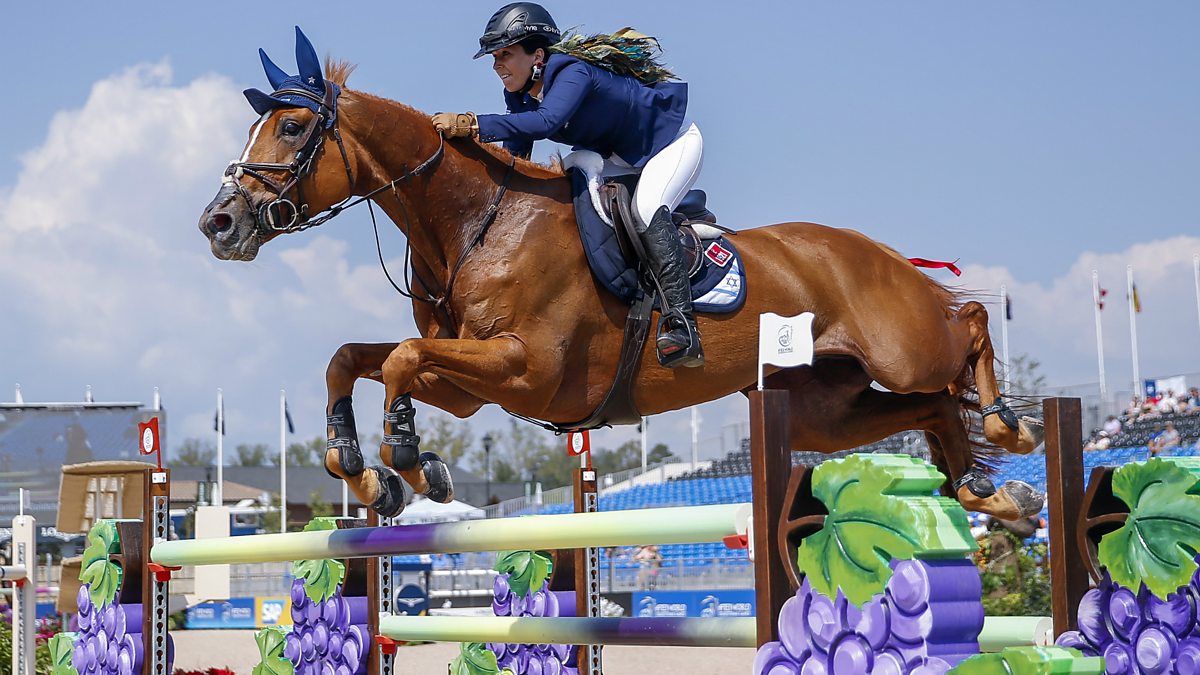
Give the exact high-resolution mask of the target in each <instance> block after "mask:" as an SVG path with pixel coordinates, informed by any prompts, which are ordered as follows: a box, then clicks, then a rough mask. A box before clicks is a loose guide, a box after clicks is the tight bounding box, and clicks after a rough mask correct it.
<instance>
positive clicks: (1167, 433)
mask: <svg viewBox="0 0 1200 675" xmlns="http://www.w3.org/2000/svg"><path fill="white" fill-rule="evenodd" d="M1155 429H1156V430H1157V429H1158V427H1157V425H1156V426H1155ZM1178 445H1179V432H1178V431H1176V430H1175V423H1174V422H1167V428H1166V429H1163V430H1162V431H1160V432H1158V433H1156V434H1154V436H1152V437H1151V438H1150V456H1151V457H1157V456H1158V454H1159V453H1160V452H1162V451H1163V450H1166V449H1167V448H1173V447H1177V446H1178Z"/></svg>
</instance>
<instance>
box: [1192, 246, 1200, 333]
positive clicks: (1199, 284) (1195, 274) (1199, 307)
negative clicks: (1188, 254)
mask: <svg viewBox="0 0 1200 675" xmlns="http://www.w3.org/2000/svg"><path fill="white" fill-rule="evenodd" d="M1192 278H1193V279H1195V281H1196V318H1197V319H1200V253H1197V254H1195V255H1193V256H1192Z"/></svg>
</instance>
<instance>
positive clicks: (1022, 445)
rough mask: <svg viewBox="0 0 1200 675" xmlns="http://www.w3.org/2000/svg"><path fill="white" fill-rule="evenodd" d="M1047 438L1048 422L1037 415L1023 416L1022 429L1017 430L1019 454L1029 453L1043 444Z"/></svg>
mask: <svg viewBox="0 0 1200 675" xmlns="http://www.w3.org/2000/svg"><path fill="white" fill-rule="evenodd" d="M1045 438H1046V423H1045V422H1044V421H1042V420H1039V419H1038V418H1036V417H1028V416H1026V417H1022V418H1021V422H1020V430H1019V431H1018V432H1017V447H1016V450H1015V452H1016V453H1017V454H1019V455H1028V454H1029V453H1031V452H1033V451H1034V450H1036V449H1037V448H1038V446H1040V445H1041V444H1042V441H1044V440H1045Z"/></svg>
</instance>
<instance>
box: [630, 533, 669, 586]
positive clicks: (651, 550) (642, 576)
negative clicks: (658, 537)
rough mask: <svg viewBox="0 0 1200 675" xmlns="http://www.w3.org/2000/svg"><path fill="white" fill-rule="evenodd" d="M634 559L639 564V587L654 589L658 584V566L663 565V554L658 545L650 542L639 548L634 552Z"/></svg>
mask: <svg viewBox="0 0 1200 675" xmlns="http://www.w3.org/2000/svg"><path fill="white" fill-rule="evenodd" d="M633 559H634V561H635V562H637V564H638V575H637V584H638V588H640V589H641V590H643V591H652V590H654V587H655V586H657V585H658V568H659V567H661V566H662V559H663V558H662V554H661V553H659V552H658V546H655V545H654V544H650V545H649V546H642V547H639V548H638V551H637V553H634V554H633Z"/></svg>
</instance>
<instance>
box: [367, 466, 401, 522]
mask: <svg viewBox="0 0 1200 675" xmlns="http://www.w3.org/2000/svg"><path fill="white" fill-rule="evenodd" d="M371 471H374V472H375V476H376V477H377V478H378V479H379V490H380V492H379V496H378V497H376V498H375V501H373V502H371V509H373V510H374V511H375V513H378V514H379V515H380V516H382V517H384V518H394V517H396V516H398V515H400V512H401V511H403V510H404V499H405V494H404V481H402V480H400V476H398V475H397V474H396V473H395V472H394V471H391V470H389V469H385V468H383V467H379V466H373V467H371Z"/></svg>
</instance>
